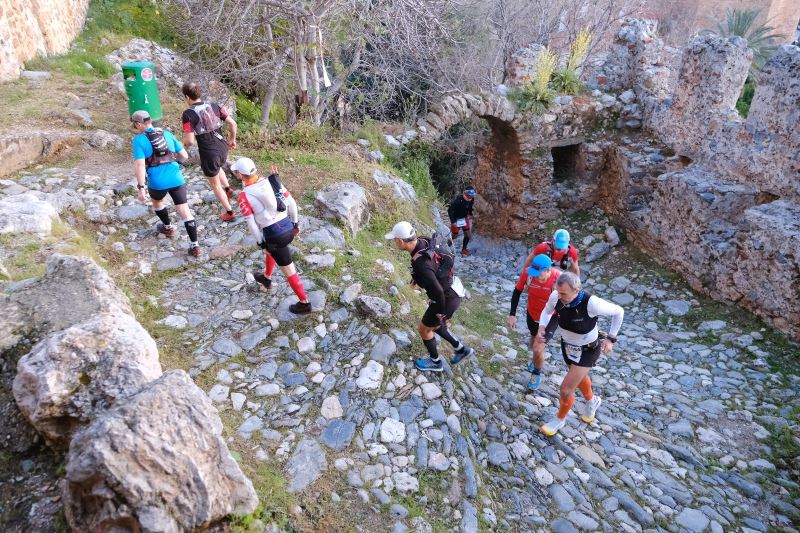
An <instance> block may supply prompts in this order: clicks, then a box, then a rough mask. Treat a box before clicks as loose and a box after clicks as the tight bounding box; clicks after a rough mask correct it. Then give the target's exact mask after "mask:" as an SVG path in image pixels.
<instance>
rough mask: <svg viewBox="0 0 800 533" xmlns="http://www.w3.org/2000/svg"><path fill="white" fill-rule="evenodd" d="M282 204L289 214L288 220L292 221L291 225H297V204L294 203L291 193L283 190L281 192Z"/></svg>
mask: <svg viewBox="0 0 800 533" xmlns="http://www.w3.org/2000/svg"><path fill="white" fill-rule="evenodd" d="M283 203H285V204H286V210H287V211H288V212H289V218H290V219H292V222H293V223H295V224H297V221H298V216H297V202H295V201H294V196H292V195H291V193H290V192H289V191H287V190H285V189H284V192H283Z"/></svg>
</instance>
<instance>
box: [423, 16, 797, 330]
mask: <svg viewBox="0 0 800 533" xmlns="http://www.w3.org/2000/svg"><path fill="white" fill-rule="evenodd" d="M655 30H656V28H655V23H653V22H649V21H641V20H629V21H626V23H625V24H624V25H623V27H622V28H621V30H620V31H619V32H618V34H617V38H616V42H615V43H614V45H613V47H612V49H611V50H610V52H609V55H608V59H607V61H606V62H605V64H603V65H602V66H600V67H599V68H598V69H597V70H596V71H595V72H593V73H591V74H589V75H585V76H584V77H588V78H589V79H590V81H589V87H590V88H591V89H593V90H592V91H591V93H590V94H588V95H581V96H574V97H573V96H559V97H557V98H556V102H555V104H554V105H553V106H551V108H550V109H549V110H548V111H546V112H545V113H544V114H542V115H539V116H531V115H523V114H517V113H515V112H514V109H513V106H512V105H511V104H510V102H508V101H507V100H506V99H505V97H503V96H500V95H496V94H481V95H478V96H474V95H465V94H457V95H450V96H448V97H446V98H445V99H444V100H443V101H442V102H441V103H439V104H438V105H436V106H433V107H432V108H431V111H430V112H429V113H428V114H427V115H426V116H424V117H421V118H420V119H419V120H418V123H417V126H418V129H419V131H420V134H421V136H422V137H423V138H426V139H428V140H436V139H438V138H439V137H440V136H441V135H442V134H443V133H444V132H445V131H446V130H447V129H448V128H449V127H451V126H453V125H455V124H457V123H458V122H461V121H463V120H465V119H466V118H468V117H472V116H478V117H481V118H484V119H486V121H487V122H488V124H489V126H490V128H491V135H490V136H489V137H487V138H486V139H485V140H484V141H483V142H482V143H481V144H480V145H479V146H478V147H477V148H476V152H477V153H476V155H477V158H476V160H477V162H476V163H475V168H474V172H473V176H474V177H473V183H474V184H475V186H476V187H477V188H478V191H479V197H478V200H477V201H476V211H477V213H478V215H479V220H480V219H482V220H491V221H492V226H491V227H486V226H483V227H481V228H480V230H481V231H483V232H486V233H494V234H498V235H502V236H507V237H513V238H520V237H523V236H525V235H529V234H532V233H535V232H536V231H537V228H538V227H539V226H540V224H541V223H543V222H546V221H549V220H553V219H556V218H557V217H558V214H559V211H558V208H563V209H585V208H588V207H591V206H599V207H601V208H602V209H603V210H605V211H606V213H608V214H609V215H610V216H611V217H612V219H613V220H614V221H615V222H616V223H617V224H619V225H620V226H622V227H623V228H624V229H625V231H626V234H627V236H628V238H629V239H631V240H632V241H633V242H634V243H635V244H636V245H637V246H638V247H639V248H641V249H643V250H644V251H645V252H647V253H648V254H649V255H650V256H652V257H653V258H655V259H656V260H658V261H659V262H661V263H662V264H664V265H665V266H667V267H669V268H671V269H673V270H675V271H677V272H679V273H680V274H681V275H682V276H683V277H684V278H685V279H686V280H687V281H688V282H689V283H690V284H691V286H692V287H693V288H694V289H695V290H698V291H701V292H704V293H706V294H708V295H709V296H711V297H713V298H715V299H718V300H722V301H727V302H733V303H736V304H737V305H740V306H742V307H744V308H746V309H749V310H751V311H753V312H755V313H756V314H758V315H759V316H761V317H763V318H764V319H765V320H766V321H767V322H769V323H770V324H772V325H773V326H775V327H776V328H778V329H780V330H782V331H784V332H786V333H788V334H789V335H790V336H792V337H793V338H795V339H800V299H798V298H797V296H798V292H797V286H798V283H800V128H798V125H799V124H800V48H798V47H795V46H790V45H784V46H782V47H781V48H779V49H778V50H777V51H776V52H775V54H774V55H773V56H772V57H771V58H770V60H769V61H768V62H767V64H766V65H765V67H764V69H763V72H762V76H761V81H760V83H759V85H758V88H757V90H756V93H755V96H754V97H753V102H752V105H751V108H750V113H749V116H748V117H747V118H746V119H742V118H741V117H740V116H739V114H738V113H737V111H736V110H735V104H736V101H737V98H738V96H739V94H740V92H741V89H742V86H743V85H744V82H745V79H746V77H747V73H748V68H749V66H750V62H751V58H752V52H751V51H750V50H749V49H748V48H747V44H746V42H745V41H744V40H743V39H741V38H738V37H731V38H724V37H719V36H697V37H695V38H694V39H693V40H692V41H691V42H690V43H689V44H688V46H687V48H686V49H685V50H683V53H682V54H678V53H676V50H674V49H671V48H669V47H665V46H664V45H663V43H662V42H661V41H660V39H659V38H658V37H657V34H656V31H655ZM534 52H535V51H533V50H529V51H528V54H527V55H528V56H529V55H530V54H531V53H534ZM525 63H526V64H527V63H530V58H529V57H527V56H526V62H525ZM518 70H519V71H520V72H522V75H523V76H522V77H523V80H522V81H524V73H525V72H526V69H524V68H521V69H518ZM514 81H515V80H514V79H513V78H512V83H514ZM518 82H519V81H518ZM481 215H482V216H481ZM539 236H541V235H539Z"/></svg>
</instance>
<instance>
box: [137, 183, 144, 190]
mask: <svg viewBox="0 0 800 533" xmlns="http://www.w3.org/2000/svg"><path fill="white" fill-rule="evenodd" d="M136 188H137V189H144V185H140V184H138V183H137V184H136Z"/></svg>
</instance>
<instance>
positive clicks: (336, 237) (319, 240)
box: [298, 215, 344, 250]
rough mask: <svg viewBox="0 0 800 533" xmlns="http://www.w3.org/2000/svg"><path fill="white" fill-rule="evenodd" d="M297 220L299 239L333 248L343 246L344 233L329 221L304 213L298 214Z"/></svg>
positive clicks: (337, 248) (339, 248)
mask: <svg viewBox="0 0 800 533" xmlns="http://www.w3.org/2000/svg"><path fill="white" fill-rule="evenodd" d="M298 222H299V223H300V235H299V239H300V240H301V241H303V242H307V243H309V244H316V245H319V246H322V247H324V248H333V249H335V250H341V249H343V248H344V233H342V230H340V229H339V228H337V227H336V226H334V225H333V224H331V223H330V222H325V221H324V220H320V219H318V218H315V217H309V216H306V215H300V218H299V220H298Z"/></svg>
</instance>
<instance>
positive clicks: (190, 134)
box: [181, 82, 237, 222]
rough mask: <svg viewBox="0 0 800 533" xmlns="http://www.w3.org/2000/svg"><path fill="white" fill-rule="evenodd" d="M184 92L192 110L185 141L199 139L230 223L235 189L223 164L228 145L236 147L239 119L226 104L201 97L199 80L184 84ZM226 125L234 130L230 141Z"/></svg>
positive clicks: (205, 166)
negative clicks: (230, 183) (222, 104)
mask: <svg viewBox="0 0 800 533" xmlns="http://www.w3.org/2000/svg"><path fill="white" fill-rule="evenodd" d="M182 91H183V96H184V98H185V99H186V103H187V104H188V105H189V109H187V110H186V111H184V112H183V115H182V116H181V122H182V123H183V139H184V144H186V146H187V147H188V146H191V145H193V144H194V143H195V142H197V150H198V152H199V153H200V168H201V169H202V170H203V174H204V175H205V176H206V178H208V183H209V184H210V185H211V189H212V190H213V191H214V195H215V196H216V197H217V200H219V203H221V204H222V206H223V207H224V208H225V212H224V213H222V214H221V215H220V218H221V219H222V220H223V221H224V222H230V221H232V220H234V219H235V218H236V216H235V215H234V214H233V209H231V204H230V199H231V198H233V190H232V189H231V187H230V185H229V184H228V178H227V177H226V176H225V171H224V170H222V167H223V166H224V165H225V163H226V162H227V160H228V148H236V131H237V128H236V121H235V120H233V118H232V117H231V116H230V115H228V112H227V111H225V108H224V107H222V106H220V105H218V104H215V103H213V102H209V103H206V102H204V101H203V100H201V99H200V96H201V92H200V86H199V85H198V84H197V83H195V82H186V83H184V84H183V89H182ZM225 124H227V125H228V128H230V130H231V138H230V140H228V141H226V140H225V137H223V136H222V128H223V126H224V125H225Z"/></svg>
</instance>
